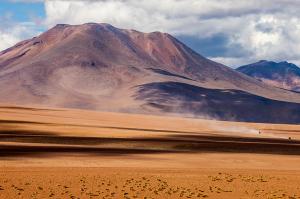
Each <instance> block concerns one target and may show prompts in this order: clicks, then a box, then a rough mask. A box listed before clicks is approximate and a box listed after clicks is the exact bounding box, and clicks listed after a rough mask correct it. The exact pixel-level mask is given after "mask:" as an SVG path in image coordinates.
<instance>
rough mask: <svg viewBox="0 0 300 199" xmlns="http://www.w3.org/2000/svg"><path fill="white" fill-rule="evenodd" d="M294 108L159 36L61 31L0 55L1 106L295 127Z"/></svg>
mask: <svg viewBox="0 0 300 199" xmlns="http://www.w3.org/2000/svg"><path fill="white" fill-rule="evenodd" d="M299 102H300V94H298V93H295V92H290V91H287V90H283V89H280V88H275V87H273V86H269V85H267V84H264V83H263V82H261V81H258V80H256V79H254V78H251V77H248V76H246V75H244V74H242V73H240V72H237V71H235V70H233V69H231V68H229V67H227V66H224V65H222V64H219V63H216V62H213V61H211V60H209V59H206V58H205V57H203V56H201V55H199V54H197V53H196V52H194V51H193V50H192V49H190V48H189V47H187V46H186V45H184V44H183V43H181V42H180V41H179V40H177V39H176V38H174V37H173V36H171V35H169V34H167V33H161V32H151V33H142V32H138V31H136V30H125V29H119V28H116V27H113V26H111V25H109V24H97V23H87V24H83V25H66V24H59V25H56V26H55V27H53V28H52V29H50V30H48V31H46V32H45V33H43V34H41V35H39V36H38V37H34V38H32V39H29V40H26V41H22V42H20V43H18V44H16V45H15V46H13V47H11V48H9V49H7V50H4V51H2V52H1V53H0V103H12V104H20V105H43V106H51V107H66V108H82V109H93V110H104V111H117V112H135V113H150V114H167V113H172V114H180V115H187V116H197V117H206V118H215V119H221V120H236V121H253V122H278V123H297V122H300V114H299V113H300V106H299V104H298V103H299ZM278 112H280V113H281V114H280V115H279V114H277V113H278ZM273 113H274V114H273Z"/></svg>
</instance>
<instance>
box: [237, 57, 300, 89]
mask: <svg viewBox="0 0 300 199" xmlns="http://www.w3.org/2000/svg"><path fill="white" fill-rule="evenodd" d="M237 71H239V72H242V73H244V74H246V75H248V76H250V77H253V78H255V79H257V80H259V81H262V82H264V83H266V84H269V85H272V86H276V87H279V88H283V89H287V90H292V91H298V92H299V91H300V68H299V67H298V66H297V65H295V64H292V63H289V62H287V61H281V62H274V61H267V60H261V61H259V62H256V63H253V64H248V65H245V66H241V67H239V68H237Z"/></svg>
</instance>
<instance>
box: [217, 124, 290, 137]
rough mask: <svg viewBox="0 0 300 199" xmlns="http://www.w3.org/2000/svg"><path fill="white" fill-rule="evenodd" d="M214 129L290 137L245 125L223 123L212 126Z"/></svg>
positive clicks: (264, 135)
mask: <svg viewBox="0 0 300 199" xmlns="http://www.w3.org/2000/svg"><path fill="white" fill-rule="evenodd" d="M211 128H212V129H213V130H216V131H218V132H223V133H227V134H228V133H239V134H248V135H257V136H262V137H270V138H280V139H289V137H286V136H280V135H276V134H274V133H269V132H264V131H263V130H260V129H256V128H250V127H244V126H222V125H214V126H212V127H211Z"/></svg>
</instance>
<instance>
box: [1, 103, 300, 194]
mask: <svg viewBox="0 0 300 199" xmlns="http://www.w3.org/2000/svg"><path fill="white" fill-rule="evenodd" d="M0 115H1V121H0V122H1V126H0V127H1V129H0V130H1V133H0V148H1V150H0V156H1V161H0V167H1V171H0V198H289V199H291V198H300V170H299V168H300V156H299V155H300V140H299V138H300V136H299V135H300V134H299V131H300V127H299V126H297V125H275V124H259V123H238V122H222V121H213V120H202V119H193V118H180V117H161V116H145V115H139V114H125V113H107V112H93V111H84V110H76V109H73V110H72V109H47V108H41V107H18V106H4V105H3V106H1V108H0Z"/></svg>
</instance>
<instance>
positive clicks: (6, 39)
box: [0, 20, 41, 51]
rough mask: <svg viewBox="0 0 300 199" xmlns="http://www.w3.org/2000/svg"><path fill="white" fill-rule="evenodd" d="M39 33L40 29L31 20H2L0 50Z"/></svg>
mask: <svg viewBox="0 0 300 199" xmlns="http://www.w3.org/2000/svg"><path fill="white" fill-rule="evenodd" d="M0 21H1V20H0ZM40 33H41V31H40V30H39V28H38V27H37V26H36V25H35V23H32V22H22V23H17V22H12V21H6V22H3V23H1V25H0V41H1V42H0V51H2V50H5V49H7V48H9V47H11V46H13V45H15V44H16V43H18V42H19V41H22V40H24V39H28V38H31V37H33V36H36V35H38V34H40Z"/></svg>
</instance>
